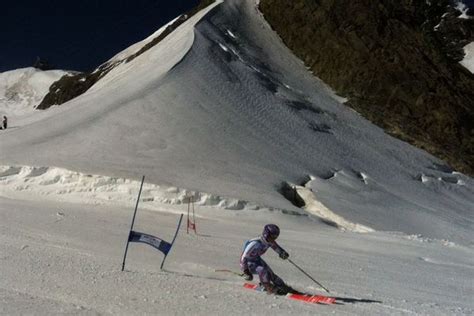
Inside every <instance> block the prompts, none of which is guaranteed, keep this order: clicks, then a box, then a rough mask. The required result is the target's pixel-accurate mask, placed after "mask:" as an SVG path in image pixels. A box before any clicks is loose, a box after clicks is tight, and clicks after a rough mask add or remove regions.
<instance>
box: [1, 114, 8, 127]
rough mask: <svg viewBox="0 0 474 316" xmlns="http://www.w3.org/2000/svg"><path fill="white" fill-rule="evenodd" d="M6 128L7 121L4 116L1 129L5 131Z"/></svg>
mask: <svg viewBox="0 0 474 316" xmlns="http://www.w3.org/2000/svg"><path fill="white" fill-rule="evenodd" d="M7 126H8V119H7V116H6V115H4V116H3V120H2V129H7Z"/></svg>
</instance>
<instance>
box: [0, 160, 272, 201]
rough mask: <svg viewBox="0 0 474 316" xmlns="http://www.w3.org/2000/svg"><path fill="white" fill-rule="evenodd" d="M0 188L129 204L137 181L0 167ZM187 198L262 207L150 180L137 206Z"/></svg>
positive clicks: (7, 192) (13, 193)
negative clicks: (154, 182)
mask: <svg viewBox="0 0 474 316" xmlns="http://www.w3.org/2000/svg"><path fill="white" fill-rule="evenodd" d="M0 188H1V190H0V196H4V197H9V198H19V199H25V200H31V199H37V198H38V197H39V196H40V197H41V198H42V199H44V200H54V201H58V200H59V201H63V202H71V203H79V204H80V203H84V202H85V203H87V204H94V205H122V206H123V205H126V206H132V205H134V203H135V202H136V197H137V195H138V189H139V188H140V181H135V180H131V179H125V178H114V177H108V176H103V175H91V174H84V173H80V172H75V171H71V170H67V169H63V168H56V167H33V166H0ZM191 197H192V200H193V201H195V203H196V204H197V205H200V206H214V207H216V208H222V209H225V210H259V209H262V208H263V207H262V206H258V205H256V204H253V203H250V202H248V201H243V200H239V199H234V198H228V197H222V196H218V195H212V194H208V193H203V192H197V191H191V190H187V189H182V188H178V187H173V186H163V185H157V184H153V183H144V184H143V191H142V197H141V206H142V207H144V208H147V209H151V210H161V209H162V208H160V207H159V206H160V204H173V205H180V204H185V203H188V201H189V199H190V198H191Z"/></svg>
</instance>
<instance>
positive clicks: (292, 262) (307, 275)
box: [288, 259, 329, 293]
mask: <svg viewBox="0 0 474 316" xmlns="http://www.w3.org/2000/svg"><path fill="white" fill-rule="evenodd" d="M288 261H289V262H290V263H291V264H292V265H294V266H295V267H296V268H297V269H298V270H300V271H301V272H303V273H304V274H305V275H306V276H307V277H308V278H310V279H311V280H313V281H314V282H315V283H316V284H317V285H319V286H320V287H321V288H322V289H323V290H325V291H326V292H327V293H329V290H328V289H327V288H325V287H324V286H322V285H321V283H319V282H318V281H316V280H315V279H313V277H312V276H310V275H309V274H308V273H306V272H305V271H304V270H303V269H301V268H300V267H299V266H298V265H297V264H296V263H294V262H293V261H291V260H290V259H288Z"/></svg>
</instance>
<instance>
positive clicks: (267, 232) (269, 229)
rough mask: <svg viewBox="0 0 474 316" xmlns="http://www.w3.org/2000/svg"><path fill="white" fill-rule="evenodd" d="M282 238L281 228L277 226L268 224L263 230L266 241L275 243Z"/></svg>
mask: <svg viewBox="0 0 474 316" xmlns="http://www.w3.org/2000/svg"><path fill="white" fill-rule="evenodd" d="M278 236H280V228H278V226H277V225H275V224H267V225H265V227H264V228H263V233H262V237H263V239H264V240H265V241H267V242H271V241H275V240H276V239H277V238H278Z"/></svg>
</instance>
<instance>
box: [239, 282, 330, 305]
mask: <svg viewBox="0 0 474 316" xmlns="http://www.w3.org/2000/svg"><path fill="white" fill-rule="evenodd" d="M244 287H245V288H246V289H250V290H255V291H259V292H263V291H265V289H264V288H263V287H262V286H260V285H257V284H252V283H244ZM286 297H287V298H289V299H292V300H296V301H303V302H307V303H316V304H334V303H335V302H336V298H334V297H329V296H324V295H308V294H296V293H293V294H292V293H288V294H287V295H286Z"/></svg>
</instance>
